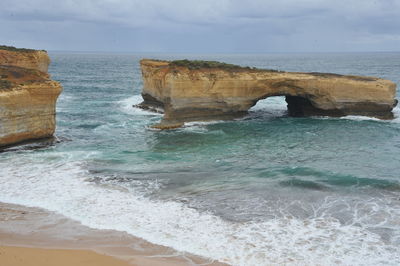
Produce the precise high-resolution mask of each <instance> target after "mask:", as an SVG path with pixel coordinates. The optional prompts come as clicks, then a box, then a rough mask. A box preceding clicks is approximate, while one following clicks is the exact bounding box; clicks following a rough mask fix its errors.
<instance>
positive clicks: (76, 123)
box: [0, 53, 400, 265]
mask: <svg viewBox="0 0 400 266" xmlns="http://www.w3.org/2000/svg"><path fill="white" fill-rule="evenodd" d="M50 56H51V59H52V65H51V67H50V73H51V75H52V78H53V79H55V80H57V81H59V82H61V84H62V85H63V87H64V91H63V93H62V94H61V96H60V98H59V100H58V104H57V131H56V141H52V142H42V143H36V144H28V145H24V146H19V147H14V148H9V149H7V150H6V151H5V152H2V153H0V201H2V202H8V203H17V204H22V205H26V206H35V207H42V208H45V209H48V210H50V211H55V212H58V213H60V214H63V215H65V216H67V217H69V218H72V219H74V220H77V221H79V222H81V223H82V224H84V225H88V226H90V227H93V228H100V229H115V230H120V231H126V232H128V233H129V234H132V235H135V236H138V237H141V238H144V239H146V240H148V241H151V242H153V243H156V244H161V245H166V246H169V247H172V248H174V249H176V250H178V251H182V252H191V253H193V254H197V255H201V256H205V257H209V258H212V259H217V260H220V261H224V262H227V263H230V264H233V265H271V264H285V265H286V264H287V265H291V264H293V265H332V264H342V265H383V264H385V265H399V264H400V118H399V116H400V109H399V108H395V110H394V113H395V119H393V120H389V121H384V120H379V119H373V118H368V117H357V116H347V117H343V118H328V117H310V118H291V117H288V116H287V112H286V103H285V101H284V98H282V97H272V98H269V99H265V100H262V101H260V102H259V103H258V104H257V105H256V106H254V107H253V108H252V109H251V110H250V112H249V114H248V115H247V116H245V117H243V118H241V119H237V120H234V121H214V122H209V123H202V122H193V123H187V124H185V126H184V127H183V128H180V129H176V130H169V131H158V130H153V129H151V128H150V127H149V126H150V125H152V124H154V123H157V122H158V121H160V119H161V117H162V116H161V115H160V114H156V113H151V112H147V111H143V110H140V109H136V108H134V107H132V106H133V105H134V104H137V103H139V102H140V101H141V96H140V92H141V89H142V85H143V84H142V80H141V72H140V67H139V60H140V59H141V58H143V57H148V58H159V59H175V58H179V59H182V58H188V59H205V60H219V61H224V62H228V63H233V64H239V65H243V66H252V67H259V68H269V69H278V70H287V71H315V72H334V73H340V74H352V75H367V76H378V77H382V78H386V79H390V80H392V81H394V82H396V83H397V84H398V85H399V84H400V53H358V54H350V53H349V54H339V53H336V54H335V53H332V54H266V55H166V54H158V55H156V54H144V55H138V54H83V53H79V54H78V53H76V54H73V53H70V54H62V53H50Z"/></svg>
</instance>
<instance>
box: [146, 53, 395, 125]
mask: <svg viewBox="0 0 400 266" xmlns="http://www.w3.org/2000/svg"><path fill="white" fill-rule="evenodd" d="M140 65H141V69H142V76H143V82H144V86H143V91H142V96H143V99H144V101H143V102H142V103H141V104H140V105H139V106H141V107H143V108H147V109H152V108H160V107H162V108H163V109H164V118H163V121H162V122H161V123H160V124H158V125H157V126H156V127H157V128H163V125H165V128H171V124H174V125H178V124H182V123H183V122H187V121H196V120H215V119H230V118H235V117H240V116H243V115H244V114H246V113H247V111H248V110H249V109H250V108H251V107H252V106H254V105H255V104H256V103H257V101H259V100H261V99H265V98H267V97H271V96H286V102H287V104H288V112H289V115H292V116H311V115H326V116H344V115H365V116H373V117H378V118H384V119H390V118H392V117H393V114H392V109H393V108H394V107H395V105H396V104H397V100H396V99H395V93H396V84H395V83H393V82H391V81H389V80H384V79H380V78H375V77H364V76H351V75H338V74H327V73H301V72H281V71H276V70H263V69H255V68H249V67H240V66H236V65H231V64H225V63H220V62H214V61H189V60H179V61H159V60H149V59H143V60H141V61H140Z"/></svg>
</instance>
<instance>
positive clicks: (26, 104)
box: [0, 46, 62, 147]
mask: <svg viewBox="0 0 400 266" xmlns="http://www.w3.org/2000/svg"><path fill="white" fill-rule="evenodd" d="M49 62H50V59H49V57H48V55H47V53H46V52H45V51H36V50H30V49H17V48H13V47H8V46H0V147H1V146H7V145H11V144H16V143H19V142H22V141H26V140H32V139H40V138H46V137H51V136H52V135H53V134H54V131H55V107H56V101H57V97H58V95H59V94H60V93H61V91H62V87H61V85H60V84H59V83H58V82H56V81H53V80H51V79H50V77H49V75H48V74H47V68H48V65H49Z"/></svg>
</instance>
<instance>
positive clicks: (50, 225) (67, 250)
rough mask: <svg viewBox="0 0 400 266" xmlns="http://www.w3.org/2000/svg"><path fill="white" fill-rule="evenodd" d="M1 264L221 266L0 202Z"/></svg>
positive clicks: (32, 265) (117, 233) (120, 233)
mask: <svg viewBox="0 0 400 266" xmlns="http://www.w3.org/2000/svg"><path fill="white" fill-rule="evenodd" d="M28 262H29V263H28ZM3 264H4V265H6V266H22V265H24V266H28V265H29V266H36V265H38V266H39V265H42V266H47V265H48V266H50V265H61V266H62V265H77V266H80V265H82V266H83V265H85V266H91V265H93V266H94V265H96V266H97V265H98V266H102V265H116V266H120V265H121V266H122V265H149V266H172V265H177V266H179V265H213V266H215V265H225V264H223V263H220V262H216V261H212V260H209V259H206V258H201V257H198V256H194V255H192V254H187V253H183V252H178V251H176V250H173V249H171V248H168V247H164V246H160V245H154V244H151V243H149V242H147V241H145V240H143V239H140V238H136V237H133V236H131V235H129V234H127V233H124V232H118V231H113V230H97V229H91V228H89V227H86V226H83V225H81V224H80V223H78V222H76V221H73V220H70V219H68V218H66V217H64V216H62V215H59V214H56V213H52V212H48V211H45V210H43V209H39V208H28V207H25V206H20V205H15V204H5V203H0V265H1V266H3Z"/></svg>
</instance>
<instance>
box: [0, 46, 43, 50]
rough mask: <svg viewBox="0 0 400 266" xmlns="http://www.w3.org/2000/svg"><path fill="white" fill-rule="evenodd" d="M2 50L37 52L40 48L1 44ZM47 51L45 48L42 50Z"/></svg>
mask: <svg viewBox="0 0 400 266" xmlns="http://www.w3.org/2000/svg"><path fill="white" fill-rule="evenodd" d="M0 50H6V51H12V52H35V51H38V50H34V49H27V48H16V47H14V46H7V45H0ZM40 51H45V50H40Z"/></svg>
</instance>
